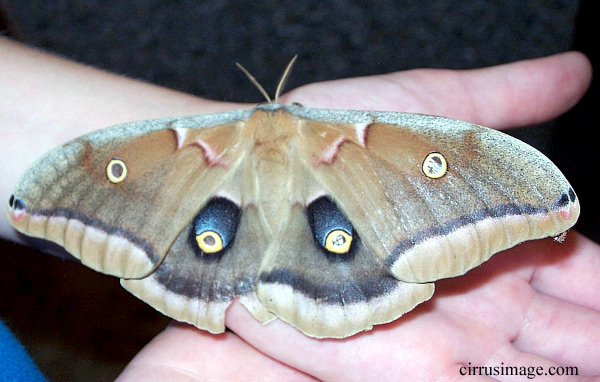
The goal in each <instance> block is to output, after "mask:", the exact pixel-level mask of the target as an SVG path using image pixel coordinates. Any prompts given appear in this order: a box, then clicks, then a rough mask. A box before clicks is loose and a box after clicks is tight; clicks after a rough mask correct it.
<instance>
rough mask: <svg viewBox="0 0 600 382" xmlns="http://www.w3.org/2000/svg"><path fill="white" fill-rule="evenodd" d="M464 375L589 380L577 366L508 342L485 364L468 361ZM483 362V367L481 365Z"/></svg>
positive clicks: (501, 378) (544, 379) (496, 377)
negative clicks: (525, 349) (480, 374)
mask: <svg viewBox="0 0 600 382" xmlns="http://www.w3.org/2000/svg"><path fill="white" fill-rule="evenodd" d="M469 366H471V369H467V370H466V371H467V373H466V375H469V376H476V375H478V373H481V372H482V371H483V372H487V373H488V375H492V376H493V377H494V378H495V379H496V380H498V381H521V380H523V381H524V380H535V381H548V382H550V381H556V380H561V381H563V380H565V381H571V382H575V381H582V382H583V381H590V378H586V377H584V375H586V374H585V373H583V372H582V370H581V369H579V368H578V367H577V366H573V365H569V364H557V363H556V362H553V361H551V360H549V359H546V358H544V357H543V356H540V355H538V354H535V353H528V352H526V351H522V350H519V349H518V348H517V347H515V346H513V345H512V344H510V343H507V344H506V345H505V346H503V347H501V348H499V349H498V351H497V352H495V353H494V354H492V355H491V356H490V357H489V358H488V359H487V360H486V362H485V364H483V365H482V364H477V363H471V365H469ZM481 366H485V369H483V370H482V369H481V368H480V367H481Z"/></svg>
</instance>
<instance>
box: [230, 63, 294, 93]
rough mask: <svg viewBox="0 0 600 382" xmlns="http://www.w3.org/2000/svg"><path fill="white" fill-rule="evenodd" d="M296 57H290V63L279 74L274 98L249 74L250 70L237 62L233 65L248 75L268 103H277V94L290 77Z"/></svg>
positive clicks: (281, 90)
mask: <svg viewBox="0 0 600 382" xmlns="http://www.w3.org/2000/svg"><path fill="white" fill-rule="evenodd" d="M297 58H298V55H295V56H294V58H292V60H291V61H290V63H289V64H287V66H286V67H285V70H284V71H283V74H282V75H281V78H280V79H279V84H278V85H277V89H276V90H275V99H274V100H272V99H271V97H269V93H267V92H266V90H265V88H263V87H262V85H261V84H260V83H259V82H258V81H257V80H256V78H254V76H253V75H252V74H250V72H249V71H248V70H246V68H244V67H243V66H242V65H241V64H240V63H239V62H236V63H235V65H236V66H237V67H238V68H240V70H241V71H242V72H243V73H244V74H245V75H246V77H248V79H249V80H250V82H252V83H253V84H254V86H256V88H257V89H258V91H259V92H260V94H262V95H263V97H265V99H266V100H267V102H268V103H278V102H279V96H280V95H281V93H282V92H283V88H284V87H285V84H286V83H287V80H288V78H289V77H290V73H291V71H292V67H293V66H294V63H295V62H296V59H297Z"/></svg>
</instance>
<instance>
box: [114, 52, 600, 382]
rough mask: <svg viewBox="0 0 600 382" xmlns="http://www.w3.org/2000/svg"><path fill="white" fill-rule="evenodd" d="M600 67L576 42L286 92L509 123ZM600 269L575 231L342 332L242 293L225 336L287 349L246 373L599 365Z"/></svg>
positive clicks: (444, 373)
mask: <svg viewBox="0 0 600 382" xmlns="http://www.w3.org/2000/svg"><path fill="white" fill-rule="evenodd" d="M589 76H590V72H589V66H588V63H587V61H586V60H585V59H584V58H583V57H581V56H580V55H578V54H577V53H569V54H563V55H557V56H553V57H549V58H544V59H538V60H531V61H524V62H519V63H514V64H510V65H503V66H498V67H492V68H487V69H481V70H470V71H440V70H418V71H409V72H399V73H392V74H389V75H383V76H373V77H364V78H359V79H347V80H342V81H331V82H326V83H319V84H313V85H308V86H304V87H301V88H299V89H295V90H293V91H291V92H290V93H288V94H286V95H285V96H284V97H282V102H283V103H291V102H299V103H301V104H303V105H305V106H309V107H323V108H342V109H343V108H348V109H371V110H394V111H411V112H420V113H427V114H438V115H445V116H450V117H453V118H457V119H462V120H467V121H470V122H475V123H478V124H482V125H487V126H491V127H496V128H505V127H513V126H522V125H528V124H535V123H540V122H543V121H545V120H548V119H551V118H553V117H556V116H558V115H560V114H561V113H563V112H564V111H566V110H567V109H569V108H570V107H571V106H572V105H573V104H574V103H575V102H576V101H577V100H578V99H579V97H580V96H581V95H582V94H583V92H584V91H585V89H586V88H587V85H588V83H589V82H588V81H589ZM375 89H376V91H375V92H373V91H374V90H375ZM369 91H370V92H371V93H366V92H369ZM599 271H600V247H599V246H598V245H597V244H595V243H593V242H591V241H590V240H588V239H586V238H585V237H583V236H581V235H579V234H577V233H576V232H571V233H569V235H568V238H567V240H566V242H565V243H562V244H559V243H556V242H554V241H553V240H551V239H546V240H537V241H533V242H528V243H525V244H522V245H519V246H517V247H515V248H512V249H510V250H507V251H504V252H503V253H501V254H498V255H496V256H495V257H493V258H492V259H491V260H490V261H488V262H487V263H484V264H483V265H482V266H480V267H478V268H476V269H474V270H472V271H470V272H469V273H468V274H467V275H465V276H462V277H457V278H452V279H447V280H441V281H438V282H436V292H435V294H434V297H433V298H432V299H431V300H430V301H428V302H426V303H423V304H421V305H419V306H418V307H417V308H416V309H415V310H414V311H413V312H410V313H408V314H406V315H405V316H403V317H402V318H400V319H399V320H396V321H394V322H392V323H390V324H386V325H379V326H376V327H375V328H374V329H373V330H372V331H369V332H363V333H360V334H358V335H355V336H352V337H350V338H346V339H342V340H331V339H326V340H316V339H312V338H309V337H306V336H304V335H302V334H301V333H300V332H298V331H297V330H295V329H293V328H292V327H290V326H289V325H287V324H285V323H283V322H281V321H276V322H273V323H271V324H268V325H266V326H262V325H261V324H260V323H258V322H257V321H256V320H254V319H253V318H252V317H251V315H250V314H249V313H248V312H247V311H246V310H245V309H244V308H243V307H242V306H241V305H240V304H238V303H235V304H234V305H233V306H232V307H231V308H230V310H229V312H228V317H227V320H226V323H227V326H228V327H229V328H230V329H231V330H233V332H234V333H235V334H233V333H227V334H226V335H225V338H224V339H223V341H224V342H223V343H222V344H223V345H224V343H225V342H226V341H230V344H231V345H230V346H241V344H242V342H240V339H243V340H244V341H246V344H245V345H244V346H248V345H247V344H251V345H252V346H254V347H255V348H256V350H255V352H254V353H253V356H252V357H253V358H252V359H254V357H258V358H260V359H263V357H265V355H264V354H266V355H268V356H270V357H271V358H272V359H273V360H276V361H277V363H276V365H274V366H273V368H271V369H262V370H259V369H252V370H253V372H256V373H258V374H252V371H246V372H245V374H244V373H240V374H237V375H238V377H239V378H240V379H241V378H246V377H248V376H253V375H256V377H259V376H260V377H264V378H266V379H268V376H269V373H270V372H273V373H279V372H282V371H283V370H286V372H289V373H291V372H293V371H294V370H297V371H302V372H304V373H305V374H299V375H295V377H297V378H298V379H304V378H308V376H313V377H315V378H317V379H320V380H328V381H330V380H340V381H351V380H357V381H360V380H441V379H449V380H454V379H459V378H460V377H461V376H462V375H464V374H467V373H469V372H471V373H478V372H479V370H476V369H475V367H479V366H487V367H490V368H494V367H495V368H496V369H495V372H496V374H508V371H507V369H504V370H502V369H500V367H502V366H504V367H506V368H509V367H517V368H518V369H517V370H518V372H519V373H525V375H524V376H525V377H528V376H529V378H530V379H531V378H532V377H535V378H542V375H546V374H545V373H552V372H561V371H562V372H568V371H567V370H566V369H560V368H558V369H556V367H557V366H575V367H577V372H578V373H579V375H598V374H600V366H599V365H598V361H597V360H598V359H600V358H599V357H600V333H598V331H597V327H598V325H599V324H600V312H599V310H600V297H599V296H598V294H597V292H596V291H597V290H598V287H600V282H599V281H598V280H597V277H596V275H597V274H598V272H599ZM186 330H190V329H189V328H186V327H185V326H184V325H181V324H177V325H174V326H171V327H170V328H168V329H167V330H166V331H165V332H164V333H163V334H162V336H172V337H173V338H174V339H175V338H176V337H178V336H179V335H180V332H182V331H186ZM205 341H213V340H211V339H210V338H203V339H199V341H198V342H196V345H198V344H199V343H202V342H205ZM236 344H237V345H236ZM161 346H163V345H162V344H155V343H154V342H153V343H151V344H150V345H149V346H148V347H147V348H146V349H145V350H144V351H143V352H142V353H140V355H139V356H138V357H136V358H135V359H134V360H133V361H132V363H131V365H130V367H129V368H128V369H126V371H125V373H124V374H123V376H122V378H123V379H122V380H128V378H129V376H130V375H132V374H130V373H131V372H132V371H135V370H138V371H139V370H143V369H144V368H145V366H147V365H148V364H155V363H154V361H149V360H152V359H154V360H157V359H162V360H164V357H165V354H164V353H163V352H161V349H160V347H161ZM201 348H204V347H203V346H201ZM149 349H152V350H149ZM169 354H170V356H169V360H170V361H171V362H172V365H173V364H177V363H178V362H180V361H181V360H182V359H186V362H189V363H187V365H188V368H187V369H186V370H187V372H188V373H190V375H196V376H198V377H199V376H201V375H202V376H204V375H205V374H204V373H205V372H206V371H207V370H213V371H214V370H215V369H217V370H218V368H220V367H221V368H222V367H223V366H224V365H229V364H231V363H230V360H229V359H227V358H226V356H224V357H223V358H220V359H219V357H217V358H216V359H215V363H212V362H211V365H212V366H213V368H210V367H209V368H208V369H207V368H205V367H197V366H198V363H196V362H197V360H198V357H197V356H196V355H194V354H190V355H191V358H187V357H185V356H182V357H179V356H176V355H174V353H169ZM229 354H231V353H229ZM234 357H235V356H234ZM200 358H202V357H200ZM195 360H196V361H195ZM240 360H242V358H240ZM241 362H243V360H242V361H241ZM234 363H236V362H235V361H234ZM200 364H202V365H204V361H200ZM236 364H237V363H236ZM284 365H287V369H286V366H284ZM469 366H471V367H472V369H470V370H469V369H468V368H467V367H469ZM522 367H523V369H521V368H522ZM552 367H554V368H555V369H552ZM228 369H229V368H228ZM228 371H231V369H229V370H228ZM491 371H493V370H490V372H491ZM536 373H541V375H539V376H538V375H537V374H536ZM232 375H235V374H230V375H229V376H232ZM484 375H485V374H484ZM250 379H252V377H250ZM488 379H489V380H505V379H510V376H504V375H493V377H490V378H488Z"/></svg>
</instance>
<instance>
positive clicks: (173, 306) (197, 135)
mask: <svg viewBox="0 0 600 382" xmlns="http://www.w3.org/2000/svg"><path fill="white" fill-rule="evenodd" d="M290 67H291V64H290V66H288V69H287V70H286V72H285V74H284V76H283V78H282V81H281V82H280V86H279V88H278V90H277V92H276V95H275V101H274V102H272V101H271V100H270V99H269V97H268V95H266V92H264V89H262V87H260V85H258V87H259V90H261V92H262V93H263V94H265V96H266V97H267V100H268V101H269V103H267V104H262V105H259V106H256V107H254V108H252V109H249V110H236V111H231V112H225V113H218V114H207V115H195V116H184V117H174V118H162V119H154V120H148V121H140V122H133V123H125V124H121V125H118V126H113V127H109V128H106V129H103V130H99V131H96V132H92V133H90V134H87V135H84V136H82V137H80V138H77V139H75V140H73V141H71V142H69V143H66V144H64V145H63V146H61V147H58V148H55V149H54V150H52V151H50V152H49V153H47V154H46V155H44V156H43V157H42V158H40V159H39V160H38V161H37V162H35V163H34V164H33V165H32V166H31V167H30V168H29V170H28V171H27V172H26V173H25V175H24V176H23V177H22V179H21V180H20V181H19V183H18V184H17V186H16V188H15V190H14V193H13V195H12V196H11V197H10V200H9V207H8V216H9V220H10V222H11V224H12V225H13V226H14V227H15V228H16V229H17V230H18V231H20V232H22V233H24V234H26V235H29V236H33V237H39V238H44V239H47V240H49V241H52V242H55V243H58V244H59V245H61V246H63V247H64V248H65V249H66V250H67V251H68V252H70V253H71V254H72V255H73V256H75V257H77V258H78V259H80V260H81V262H82V263H83V264H85V265H87V266H89V267H91V268H93V269H95V270H97V271H100V272H103V273H107V274H111V275H115V276H117V277H120V278H121V284H122V286H123V287H124V288H125V289H127V290H128V291H130V292H131V293H133V294H134V295H135V296H137V297H139V298H140V299H142V300H144V301H145V302H147V303H148V304H150V305H151V306H153V307H154V308H155V309H157V310H159V311H161V312H163V313H164V314H166V315H168V316H170V317H173V318H175V319H176V320H179V321H184V322H188V323H191V324H193V325H195V326H197V327H198V328H201V329H205V330H208V331H210V332H212V333H219V332H222V331H223V330H224V329H225V326H224V319H225V312H226V310H227V307H228V306H229V305H230V304H231V303H232V301H233V300H234V299H235V298H238V299H239V300H240V302H241V303H242V304H243V305H244V306H245V307H246V308H247V309H248V310H249V311H250V312H251V313H252V315H253V316H254V317H255V318H256V319H258V320H260V321H261V322H263V323H266V322H268V321H270V320H272V319H274V318H276V317H277V318H280V319H282V320H284V321H286V322H288V323H290V324H291V325H293V326H294V327H296V328H298V329H299V330H301V331H302V332H304V333H305V334H307V335H309V336H313V337H319V338H321V337H338V338H341V337H346V336H350V335H352V334H354V333H357V332H359V331H363V330H368V329H371V328H372V327H373V325H376V324H381V323H386V322H390V321H393V320H395V319H397V318H398V317H400V316H401V315H402V314H404V313H406V312H408V311H410V310H411V309H413V308H414V307H415V306H416V305H418V304H420V303H421V302H423V301H426V300H428V299H429V298H430V297H431V296H432V294H433V290H434V284H433V282H435V281H436V280H438V279H441V278H447V277H453V276H458V275H462V274H464V273H465V272H467V271H468V270H470V269H471V268H473V267H475V266H477V265H479V264H481V263H482V262H484V261H486V260H487V259H489V258H490V256H492V255H493V254H494V253H496V252H498V251H501V250H503V249H506V248H509V247H512V246H514V245H516V244H518V243H521V242H523V241H525V240H531V239H537V238H543V237H548V236H555V235H558V234H560V233H562V232H564V231H566V230H567V229H568V228H570V227H571V226H572V225H573V224H574V223H575V221H576V220H577V217H578V215H579V201H578V199H577V197H576V195H575V192H574V191H573V189H572V188H571V186H570V185H569V183H568V182H567V180H566V179H565V178H564V176H563V175H562V174H561V172H560V171H559V170H558V169H557V168H556V166H555V165H554V164H553V163H552V162H551V161H550V160H549V159H548V158H546V157H545V156H544V155H542V154H541V153H540V152H538V151H537V150H535V149H533V148H532V147H530V146H528V145H526V144H525V143H522V142H521V141H519V140H517V139H514V138H512V137H510V136H508V135H505V134H503V133H501V132H498V131H495V130H491V129H488V128H485V127H481V126H478V125H475V124H472V123H467V122H462V121H457V120H453V119H448V118H444V117H437V116H430V115H419V114H409V113H396V112H371V111H353V110H323V109H312V108H308V107H303V106H299V105H292V106H284V105H281V104H278V103H277V100H278V96H279V94H280V92H281V88H282V86H283V83H284V81H285V78H286V77H287V73H289V68H290ZM250 78H251V80H252V81H253V82H256V80H254V79H253V78H252V77H251V76H250Z"/></svg>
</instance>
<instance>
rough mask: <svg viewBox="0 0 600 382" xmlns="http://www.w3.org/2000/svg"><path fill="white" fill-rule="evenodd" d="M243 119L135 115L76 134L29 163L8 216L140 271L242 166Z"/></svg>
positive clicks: (103, 263) (128, 273) (77, 252)
mask: <svg viewBox="0 0 600 382" xmlns="http://www.w3.org/2000/svg"><path fill="white" fill-rule="evenodd" d="M245 117H246V112H237V113H229V114H222V115H221V118H220V119H217V120H215V118H214V116H196V117H189V118H184V117H180V118H170V119H161V120H154V121H142V122H134V123H129V124H124V125H119V126H114V127H111V128H108V129H104V130H100V131H98V132H95V133H91V134H88V135H86V136H83V137H81V138H78V139H75V140H74V141H72V142H70V143H67V144H65V145H63V146H61V147H59V148H56V149H54V150H53V151H51V152H49V153H48V154H46V155H45V156H43V157H42V158H40V159H39V160H38V161H37V162H36V163H35V164H34V165H33V166H32V167H31V168H30V169H29V170H28V171H27V173H26V174H25V175H24V176H23V178H22V179H21V180H20V182H19V183H18V184H17V186H16V188H15V191H14V193H13V196H12V197H11V201H10V205H9V221H10V222H11V224H12V225H13V226H14V227H15V228H16V229H17V230H19V231H20V232H22V233H24V234H26V235H29V236H33V237H40V238H44V239H47V240H50V241H52V242H55V243H57V244H59V245H61V246H64V247H65V249H66V250H67V251H68V252H70V253H71V254H72V255H74V256H75V257H77V258H79V259H80V260H81V261H82V263H83V264H85V265H87V266H89V267H91V268H93V269H96V270H99V271H101V272H104V273H108V274H112V275H116V276H119V277H123V278H140V277H144V276H146V275H148V274H149V273H150V272H152V271H153V270H154V269H155V268H156V266H157V265H158V264H159V263H160V262H161V261H162V259H163V258H164V256H165V254H166V252H167V250H168V249H169V247H170V246H171V244H172V243H173V242H174V240H175V238H177V236H178V235H179V233H180V232H181V231H182V230H183V229H184V227H185V226H186V225H187V224H188V223H189V222H190V220H191V219H192V217H193V216H194V215H195V214H196V213H197V212H198V210H199V209H200V208H201V207H202V205H203V204H204V203H205V202H206V200H207V199H208V198H209V197H210V196H211V195H212V194H213V193H214V192H215V190H216V189H217V188H218V187H219V185H220V183H222V182H223V181H224V180H226V179H227V177H228V175H227V174H228V171H229V170H230V169H231V168H232V167H235V166H236V165H237V164H238V159H239V158H238V157H237V155H239V154H238V153H236V152H235V150H234V149H232V148H231V147H235V141H236V139H239V136H238V134H239V131H240V126H238V124H237V122H236V121H238V120H240V119H244V118H245ZM219 122H222V123H223V124H222V125H219ZM215 124H216V125H218V126H219V127H217V128H214V127H213V128H212V129H210V130H209V129H206V128H205V127H208V126H212V125H215ZM115 161H116V162H117V165H116V167H110V166H114V164H112V163H115ZM119 176H121V177H122V179H119ZM111 178H112V179H111ZM191 190H193V192H192V191H191Z"/></svg>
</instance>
